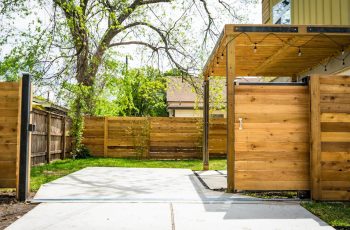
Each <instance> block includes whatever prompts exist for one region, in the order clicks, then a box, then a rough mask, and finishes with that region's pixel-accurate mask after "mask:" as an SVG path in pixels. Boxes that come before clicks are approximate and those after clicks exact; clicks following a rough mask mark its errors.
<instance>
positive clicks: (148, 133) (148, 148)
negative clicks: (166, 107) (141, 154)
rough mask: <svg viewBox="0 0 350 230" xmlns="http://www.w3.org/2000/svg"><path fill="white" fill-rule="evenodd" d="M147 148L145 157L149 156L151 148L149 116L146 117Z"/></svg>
mask: <svg viewBox="0 0 350 230" xmlns="http://www.w3.org/2000/svg"><path fill="white" fill-rule="evenodd" d="M146 119H147V120H146V121H147V143H146V144H147V150H146V158H147V159H149V158H150V150H151V118H150V117H147V118H146Z"/></svg>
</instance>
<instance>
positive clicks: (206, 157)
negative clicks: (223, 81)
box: [203, 80, 209, 170]
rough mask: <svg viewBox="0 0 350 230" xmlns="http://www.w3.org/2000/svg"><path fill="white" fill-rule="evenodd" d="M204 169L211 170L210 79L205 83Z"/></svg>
mask: <svg viewBox="0 0 350 230" xmlns="http://www.w3.org/2000/svg"><path fill="white" fill-rule="evenodd" d="M203 88H204V100H203V120H204V124H203V170H209V141H208V140H209V80H205V81H204V83H203Z"/></svg>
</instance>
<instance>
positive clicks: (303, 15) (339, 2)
mask: <svg viewBox="0 0 350 230" xmlns="http://www.w3.org/2000/svg"><path fill="white" fill-rule="evenodd" d="M292 24H296V25H298V24H299V25H303V24H304V25H305V24H314V25H317V24H318V25H350V0H292Z"/></svg>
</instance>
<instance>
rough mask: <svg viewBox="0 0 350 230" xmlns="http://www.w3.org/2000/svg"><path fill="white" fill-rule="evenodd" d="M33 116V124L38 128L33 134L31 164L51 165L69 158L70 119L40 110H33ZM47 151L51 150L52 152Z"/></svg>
mask: <svg viewBox="0 0 350 230" xmlns="http://www.w3.org/2000/svg"><path fill="white" fill-rule="evenodd" d="M31 116H32V124H34V125H35V128H36V130H35V131H34V132H32V141H31V164H32V165H38V164H44V163H50V162H51V161H54V160H58V159H64V158H66V157H69V153H70V152H71V141H72V140H71V138H70V137H69V130H70V123H71V121H70V119H68V118H67V117H66V116H64V115H59V114H54V113H50V112H47V111H42V110H38V109H33V111H32V112H31ZM49 126H50V129H48V127H49ZM63 138H65V140H64V139H63ZM47 149H50V152H48V151H47Z"/></svg>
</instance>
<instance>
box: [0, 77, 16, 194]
mask: <svg viewBox="0 0 350 230" xmlns="http://www.w3.org/2000/svg"><path fill="white" fill-rule="evenodd" d="M20 106H21V84H20V83H17V82H1V83H0V188H16V187H17V175H18V164H19V158H18V156H19V146H20V118H21V117H20V116H21V114H20Z"/></svg>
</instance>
